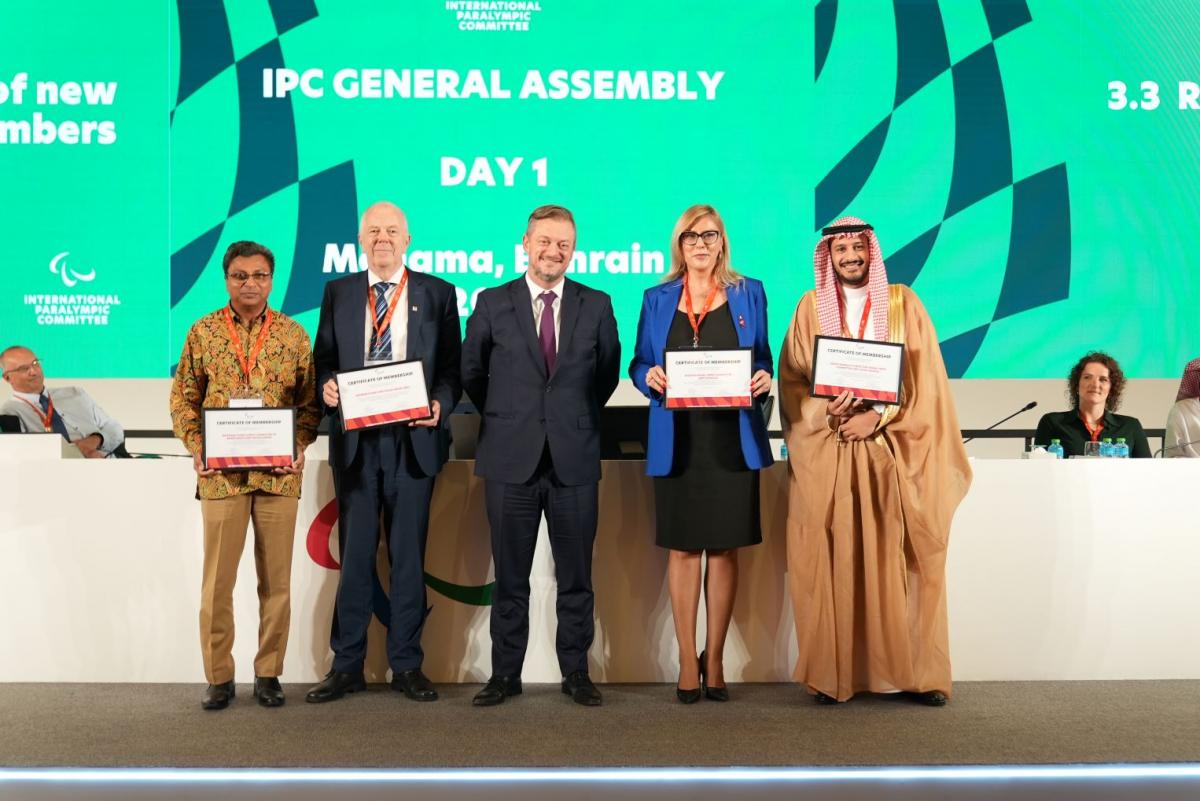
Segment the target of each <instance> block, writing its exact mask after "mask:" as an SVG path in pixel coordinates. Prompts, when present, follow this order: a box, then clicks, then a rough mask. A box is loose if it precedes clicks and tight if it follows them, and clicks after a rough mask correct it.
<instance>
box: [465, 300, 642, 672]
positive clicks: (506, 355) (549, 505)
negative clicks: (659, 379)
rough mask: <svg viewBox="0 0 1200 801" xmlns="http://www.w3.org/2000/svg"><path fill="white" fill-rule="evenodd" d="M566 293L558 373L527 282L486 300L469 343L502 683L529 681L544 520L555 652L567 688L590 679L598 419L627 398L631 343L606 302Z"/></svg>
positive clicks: (470, 326)
mask: <svg viewBox="0 0 1200 801" xmlns="http://www.w3.org/2000/svg"><path fill="white" fill-rule="evenodd" d="M562 292H563V297H562V298H561V299H559V300H558V301H557V302H558V303H561V304H562V305H561V307H560V308H561V311H560V322H559V333H558V338H557V342H558V349H557V357H556V359H555V364H554V370H553V372H549V373H548V372H547V370H546V362H545V359H544V357H543V355H542V351H541V347H540V345H539V342H538V336H537V327H536V325H535V323H534V319H533V307H532V303H531V296H530V291H529V285H528V284H527V282H526V279H525V277H524V276H522V277H521V278H518V279H516V280H515V281H510V282H509V283H507V284H504V285H502V286H499V287H495V288H493V289H488V290H486V291H484V292H482V293H480V295H479V297H478V299H477V300H476V303H475V311H474V312H473V313H472V314H471V317H470V319H469V320H468V321H467V336H466V340H465V341H464V342H463V370H462V376H463V388H464V389H465V390H466V392H467V395H468V396H469V397H470V398H471V400H472V401H474V403H475V405H476V406H477V407H478V408H479V411H480V414H481V415H482V420H481V425H480V431H479V447H478V450H477V452H476V462H475V473H476V474H477V475H479V476H482V477H483V478H484V479H486V501H487V511H488V522H489V523H490V526H491V531H492V558H493V561H494V562H495V571H496V589H495V592H494V594H493V598H492V619H491V631H492V674H493V675H495V676H520V674H521V667H522V664H523V663H524V659H525V648H526V645H527V643H528V639H529V571H530V569H531V567H532V565H533V551H534V545H535V544H536V543H537V531H538V526H539V523H540V521H541V517H542V514H543V513H545V515H546V524H547V528H548V529H549V533H550V545H551V549H552V550H553V552H554V564H555V572H556V575H557V578H558V604H557V610H558V637H557V640H556V650H557V652H558V661H559V667H560V668H561V669H562V672H563V675H564V676H565V675H569V674H571V673H574V672H576V671H580V670H582V671H585V672H586V671H587V652H588V649H589V648H590V647H591V644H592V638H593V634H594V621H593V611H594V598H593V593H592V580H591V573H592V543H593V541H594V540H595V536H596V515H597V486H598V483H599V480H600V410H601V408H602V407H603V406H604V404H605V403H606V402H607V401H608V398H609V397H610V396H611V395H612V393H613V390H614V389H616V387H617V381H618V380H619V376H620V359H621V343H620V340H619V339H618V336H617V324H616V320H615V318H614V317H613V311H612V302H611V300H610V299H609V297H608V295H606V294H605V293H603V292H599V291H597V290H594V289H589V288H588V287H585V286H583V285H582V284H579V283H577V282H575V281H572V280H570V279H567V280H566V281H564V283H563V289H562Z"/></svg>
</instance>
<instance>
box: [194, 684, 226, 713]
mask: <svg viewBox="0 0 1200 801" xmlns="http://www.w3.org/2000/svg"><path fill="white" fill-rule="evenodd" d="M233 695H234V691H233V682H232V681H227V682H225V683H224V684H210V685H208V687H207V688H206V689H205V690H204V700H202V701H201V702H200V706H201V707H203V708H204V709H224V708H225V707H227V706H229V702H230V701H232V700H233Z"/></svg>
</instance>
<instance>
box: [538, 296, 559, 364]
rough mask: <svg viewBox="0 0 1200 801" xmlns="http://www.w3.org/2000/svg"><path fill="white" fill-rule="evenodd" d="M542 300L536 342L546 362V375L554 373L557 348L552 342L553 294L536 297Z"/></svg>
mask: <svg viewBox="0 0 1200 801" xmlns="http://www.w3.org/2000/svg"><path fill="white" fill-rule="evenodd" d="M538 297H539V298H541V300H542V320H541V323H539V324H538V341H540V342H541V343H542V357H543V358H544V359H545V360H546V375H550V373H553V372H554V358H555V356H557V355H558V348H557V347H556V346H555V342H554V299H555V298H556V297H558V296H557V295H555V294H554V293H553V292H543V293H542V294H540V295H538Z"/></svg>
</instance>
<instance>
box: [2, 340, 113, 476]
mask: <svg viewBox="0 0 1200 801" xmlns="http://www.w3.org/2000/svg"><path fill="white" fill-rule="evenodd" d="M0 363H2V364H3V367H4V380H5V381H7V382H8V383H9V384H11V385H12V389H13V394H12V397H11V398H9V399H8V401H7V402H6V403H5V404H4V406H3V407H0V414H7V415H14V416H16V417H17V418H19V419H20V421H21V430H22V431H25V432H27V433H35V432H41V431H45V432H53V433H56V434H61V435H62V437H63V439H65V440H67V441H68V442H70V443H71V444H72V445H74V446H75V447H77V448H79V452H80V453H82V454H83V455H84V456H86V457H87V458H89V459H107V458H109V457H112V456H117V457H128V456H129V453H128V452H127V451H126V450H125V430H124V429H123V428H121V424H120V423H118V422H117V421H116V420H113V419H112V418H111V417H109V416H108V415H107V414H105V412H104V410H103V409H101V408H100V407H99V406H97V405H96V402H95V401H94V400H92V398H91V396H90V395H88V394H87V392H85V391H84V390H83V389H82V388H80V387H59V388H57V389H47V388H46V375H45V373H43V372H42V363H41V362H40V361H39V360H38V358H37V356H35V355H34V353H33V351H32V350H30V349H29V348H26V347H24V346H22V345H13V346H11V347H8V348H5V349H4V350H3V351H0Z"/></svg>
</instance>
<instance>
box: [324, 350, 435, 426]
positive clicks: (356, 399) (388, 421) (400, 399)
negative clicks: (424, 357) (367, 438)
mask: <svg viewBox="0 0 1200 801" xmlns="http://www.w3.org/2000/svg"><path fill="white" fill-rule="evenodd" d="M334 378H335V379H336V380H337V385H338V408H339V409H341V412H342V430H343V431H355V430H357V429H360V428H374V427H376V426H387V425H393V424H395V423H408V422H411V421H413V420H428V419H429V418H430V417H433V410H432V407H431V406H430V403H429V392H428V390H427V389H426V388H425V366H424V364H422V363H421V360H420V359H413V360H411V361H407V362H388V363H387V364H380V365H372V366H370V367H359V368H358V369H355V370H344V371H342V372H340V373H337V374H335V376H334Z"/></svg>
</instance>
